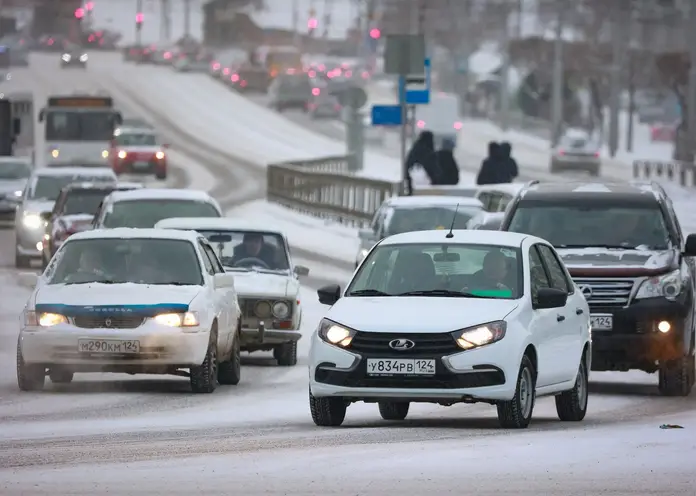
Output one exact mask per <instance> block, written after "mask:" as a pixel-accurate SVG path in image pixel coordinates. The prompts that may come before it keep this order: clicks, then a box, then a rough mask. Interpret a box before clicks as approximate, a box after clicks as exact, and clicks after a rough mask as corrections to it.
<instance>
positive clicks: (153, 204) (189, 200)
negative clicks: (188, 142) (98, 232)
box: [92, 188, 222, 229]
mask: <svg viewBox="0 0 696 496" xmlns="http://www.w3.org/2000/svg"><path fill="white" fill-rule="evenodd" d="M170 217H222V208H221V207H220V204H218V202H217V201H215V199H214V198H212V197H211V196H210V195H209V194H207V193H205V192H203V191H195V190H190V189H176V188H169V189H166V188H162V189H159V188H142V189H139V190H131V191H114V192H113V193H111V194H110V195H108V196H107V197H106V198H104V201H103V202H102V203H101V205H100V206H99V209H98V210H97V213H96V214H95V215H94V222H93V224H92V227H93V228H94V229H113V228H116V227H134V228H146V227H154V226H155V224H157V223H158V222H159V221H161V220H162V219H168V218H170Z"/></svg>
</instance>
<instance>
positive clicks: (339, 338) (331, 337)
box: [317, 319, 355, 348]
mask: <svg viewBox="0 0 696 496" xmlns="http://www.w3.org/2000/svg"><path fill="white" fill-rule="evenodd" d="M317 334H318V335H319V337H320V338H321V340H322V341H324V342H326V343H329V344H332V345H334V346H338V347H339V348H345V347H347V346H348V345H349V344H350V342H351V341H353V336H355V331H354V330H352V329H348V328H347V327H344V326H342V325H340V324H337V323H336V322H333V321H331V320H328V319H323V320H322V321H321V322H320V323H319V328H318V329H317Z"/></svg>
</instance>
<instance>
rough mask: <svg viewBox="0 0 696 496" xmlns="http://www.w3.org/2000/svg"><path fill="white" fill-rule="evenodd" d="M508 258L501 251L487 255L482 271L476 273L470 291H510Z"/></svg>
mask: <svg viewBox="0 0 696 496" xmlns="http://www.w3.org/2000/svg"><path fill="white" fill-rule="evenodd" d="M508 269H509V268H508V263H507V257H506V256H505V255H503V254H502V253H501V252H500V251H498V250H494V251H490V252H488V253H486V256H485V257H484V258H483V266H482V267H481V270H479V271H478V272H476V273H474V274H473V276H472V278H471V282H470V284H469V289H478V290H492V289H509V288H508V287H507V284H506V283H509V282H508V281H507V276H508V272H509V270H508Z"/></svg>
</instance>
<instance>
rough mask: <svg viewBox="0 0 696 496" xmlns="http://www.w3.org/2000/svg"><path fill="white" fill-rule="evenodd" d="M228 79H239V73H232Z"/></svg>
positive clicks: (234, 80) (234, 81)
mask: <svg viewBox="0 0 696 496" xmlns="http://www.w3.org/2000/svg"><path fill="white" fill-rule="evenodd" d="M230 81H232V82H233V83H236V82H237V81H239V74H232V76H231V77H230Z"/></svg>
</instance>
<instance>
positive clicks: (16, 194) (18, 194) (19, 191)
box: [14, 189, 23, 198]
mask: <svg viewBox="0 0 696 496" xmlns="http://www.w3.org/2000/svg"><path fill="white" fill-rule="evenodd" d="M22 193H23V191H22V190H21V189H18V190H17V191H15V192H14V195H15V198H21V197H22Z"/></svg>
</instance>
